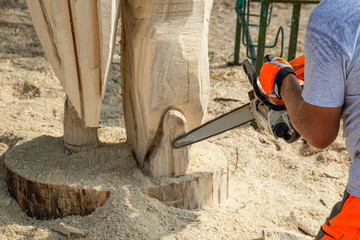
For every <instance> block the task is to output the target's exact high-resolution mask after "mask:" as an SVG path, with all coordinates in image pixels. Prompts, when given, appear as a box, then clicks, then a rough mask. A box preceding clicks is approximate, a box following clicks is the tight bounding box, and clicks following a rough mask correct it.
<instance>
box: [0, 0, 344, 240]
mask: <svg viewBox="0 0 360 240" xmlns="http://www.w3.org/2000/svg"><path fill="white" fill-rule="evenodd" d="M234 5H235V3H234V2H233V1H230V0H215V2H214V7H213V11H212V17H211V22H210V31H209V56H210V76H211V87H212V90H211V96H210V101H209V108H208V115H207V116H206V119H207V120H208V119H211V118H213V117H215V116H218V115H220V114H222V113H225V112H227V111H229V110H231V109H233V108H235V107H237V106H239V105H242V104H244V103H246V102H247V100H248V99H247V91H248V90H249V89H250V86H249V84H248V80H247V78H246V77H245V75H244V74H243V72H242V69H241V67H236V66H235V67H226V65H225V64H226V62H227V61H231V60H232V59H233V48H234V38H235V19H236V15H235V11H234V9H233V7H234ZM256 6H257V5H255V4H254V7H256ZM311 9H312V7H310V6H305V7H303V10H302V16H303V20H302V25H301V28H300V33H299V35H300V37H299V38H300V39H299V46H298V50H299V52H301V51H302V49H303V39H304V32H305V28H304V25H305V24H306V19H307V16H308V15H309V13H310V11H311ZM273 12H274V15H276V16H274V18H273V19H272V23H271V27H270V28H269V33H270V35H271V36H269V39H270V40H269V41H270V42H271V38H272V37H273V36H274V35H275V32H276V26H280V25H283V26H284V27H285V32H287V34H288V33H289V29H288V28H289V25H290V21H289V19H290V16H291V6H290V5H287V4H283V5H279V6H278V7H277V6H275V8H274V10H273ZM0 39H1V41H0V86H1V87H0V156H1V157H0V164H1V165H3V163H4V153H6V151H8V150H9V149H11V148H13V147H16V144H17V143H22V142H21V141H24V140H26V139H28V138H29V137H31V136H40V137H43V138H45V139H46V138H47V136H53V137H55V139H56V138H58V139H59V138H60V137H61V136H62V134H63V132H62V119H63V104H64V101H65V95H64V92H63V91H62V88H61V87H60V85H59V83H58V81H57V79H56V77H55V75H54V73H53V71H52V70H51V67H50V65H49V62H48V61H47V60H46V58H45V56H44V52H43V50H42V48H41V45H40V43H39V40H38V39H37V37H36V34H35V31H34V28H33V26H32V24H31V19H30V16H29V13H28V11H27V7H26V4H25V2H24V1H21V0H18V1H15V0H0ZM286 39H287V38H286ZM286 43H287V42H285V44H286ZM115 51H116V54H118V53H119V46H117V47H116V50H115ZM273 51H274V52H273V53H275V54H276V53H277V51H278V50H273ZM241 55H242V57H243V56H245V49H244V48H243V47H242V49H241ZM118 62H119V59H118V55H115V59H114V64H113V67H112V72H111V75H110V79H109V84H108V88H107V90H106V97H105V99H104V101H103V112H102V115H101V125H102V126H103V129H102V130H101V131H104V132H105V131H106V132H107V134H109V135H107V136H108V137H109V138H111V141H114V142H122V141H124V138H123V137H121V136H124V132H123V131H124V130H123V128H124V121H123V115H122V110H121V96H120V93H121V90H120V82H121V79H120V66H119V64H118ZM209 141H210V142H211V143H212V144H215V145H217V146H218V147H219V148H221V151H222V152H223V153H224V154H225V155H226V158H227V159H228V160H229V167H230V190H229V191H230V198H229V200H228V201H227V202H226V203H224V204H222V205H221V206H214V207H206V208H204V209H202V210H192V211H190V210H181V209H177V208H173V207H168V206H166V205H164V204H162V203H160V202H159V201H157V200H155V199H152V198H150V197H148V196H147V195H145V194H143V193H141V192H139V191H134V190H133V189H134V188H133V187H134V186H136V185H137V184H144V183H148V184H151V179H149V178H145V177H144V176H143V175H142V173H141V172H140V171H139V170H138V169H137V168H136V165H135V162H131V161H130V162H127V165H126V166H127V167H124V166H121V165H113V166H108V167H109V168H111V169H112V170H113V171H119V173H120V172H121V171H129V173H130V174H131V176H132V177H131V178H130V177H128V178H126V179H123V180H124V181H125V182H124V185H123V189H122V191H117V192H116V194H111V195H110V198H109V199H108V200H107V202H106V203H105V204H104V206H102V207H100V208H98V209H97V210H95V212H94V213H92V214H90V215H88V216H86V217H80V216H71V217H66V218H63V219H57V220H50V221H40V220H35V219H31V218H29V217H27V215H26V214H25V213H24V212H22V211H21V209H20V208H19V206H18V204H17V203H16V201H15V200H14V199H13V198H12V197H11V196H10V194H9V193H8V191H7V186H6V183H5V176H4V171H3V169H2V168H0V239H66V238H67V236H66V235H64V234H61V233H59V232H58V231H56V230H53V229H54V228H55V227H54V226H59V225H60V223H63V224H65V225H67V226H72V227H75V228H77V229H80V230H82V231H83V232H84V236H83V238H84V239H167V240H169V239H262V229H264V228H283V229H287V230H292V231H295V232H300V233H302V234H306V235H309V236H313V235H314V234H316V232H317V230H318V228H319V226H320V225H321V224H322V223H323V221H324V219H325V217H326V216H327V215H328V213H329V211H330V209H331V207H332V206H333V204H334V203H335V202H336V201H338V200H339V199H340V198H341V196H342V193H343V191H344V188H345V184H346V180H347V171H348V169H349V166H350V164H351V162H350V160H349V156H348V155H347V153H346V150H345V147H344V141H343V139H342V138H340V137H339V138H338V139H337V140H336V142H335V143H333V144H332V145H331V146H330V147H329V148H328V149H326V150H323V151H319V150H316V149H313V148H311V147H309V146H307V145H304V144H303V143H302V142H301V141H298V142H297V143H294V144H292V145H288V144H286V143H284V142H282V141H278V140H275V139H273V138H272V137H271V136H269V135H268V134H267V133H263V132H259V131H257V130H255V129H253V128H252V127H251V126H249V125H246V126H243V127H241V128H239V129H236V130H233V131H230V132H227V133H224V134H222V135H219V136H216V137H214V138H211V139H210V140H209ZM37 150H38V151H43V152H44V154H45V153H49V152H51V151H53V150H54V149H52V148H50V149H46V148H44V149H41V150H39V149H37ZM28 151H31V148H30V149H28ZM59 151H61V149H60V150H59ZM122 151H123V152H122ZM124 152H125V153H126V154H125V156H129V155H131V154H130V153H131V148H130V147H129V146H128V145H126V144H124V145H122V148H119V149H117V150H114V151H113V152H111V153H108V154H115V155H116V157H120V158H121V156H124V155H123V153H124ZM83 157H84V158H85V157H86V153H83ZM124 159H130V158H124ZM124 161H125V160H124ZM205 164H206V163H204V165H205ZM212 164H214V163H212V162H208V165H209V166H211V165H212ZM78 168H81V166H80V167H78ZM74 171H75V172H76V171H78V172H80V171H81V169H74ZM92 171H93V177H92V178H91V179H84V182H83V183H82V184H88V185H92V186H95V185H96V184H97V183H98V182H97V181H98V180H99V179H97V177H98V176H99V175H101V174H99V175H97V172H98V171H101V168H99V166H96V164H95V165H94V169H92ZM29 174H34V175H36V174H37V173H36V172H31V170H30V169H29ZM39 174H42V177H44V178H48V179H52V180H53V181H57V182H59V183H60V182H61V181H62V179H61V175H56V174H54V173H53V175H47V174H45V172H44V173H39ZM80 177H81V176H80ZM107 181H108V183H109V184H110V185H111V184H112V183H111V181H112V179H111V177H110V176H108V179H107ZM78 183H79V181H77V184H78ZM109 188H111V186H109Z"/></svg>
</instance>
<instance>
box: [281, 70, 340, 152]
mask: <svg viewBox="0 0 360 240" xmlns="http://www.w3.org/2000/svg"><path fill="white" fill-rule="evenodd" d="M305 84H306V83H305ZM301 92H302V89H301V87H300V85H299V83H298V81H297V79H296V77H295V75H293V74H289V75H288V76H286V77H285V79H284V81H283V84H282V85H281V97H282V99H283V101H284V103H285V106H286V109H287V111H288V114H289V117H290V120H291V122H292V124H293V125H294V127H295V129H296V130H297V131H298V132H299V133H300V135H301V136H302V137H303V138H304V139H306V140H307V141H308V142H309V143H310V144H311V145H312V146H314V147H317V148H326V147H327V146H329V145H330V144H331V143H332V142H333V141H334V140H335V139H336V137H337V134H338V131H339V125H340V118H341V111H342V106H340V107H335V108H327V107H318V106H315V105H312V104H309V103H307V102H305V101H304V99H303V98H302V96H301Z"/></svg>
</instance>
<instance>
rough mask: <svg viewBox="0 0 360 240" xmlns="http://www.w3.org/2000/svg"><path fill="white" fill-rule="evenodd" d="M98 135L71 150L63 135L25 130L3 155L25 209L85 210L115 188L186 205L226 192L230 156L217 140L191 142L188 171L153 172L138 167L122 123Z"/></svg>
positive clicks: (59, 213)
mask: <svg viewBox="0 0 360 240" xmlns="http://www.w3.org/2000/svg"><path fill="white" fill-rule="evenodd" d="M99 139H100V141H102V144H101V146H100V147H99V148H97V149H89V150H87V151H84V152H79V153H70V154H69V152H68V151H66V149H65V148H64V147H63V141H62V138H61V137H54V136H46V135H41V136H39V135H35V134H34V135H32V136H29V135H27V136H24V139H23V140H22V141H20V142H18V144H17V145H16V146H15V147H13V148H12V149H10V150H9V151H8V152H7V154H6V156H5V174H6V181H7V184H8V188H9V191H10V193H11V194H12V196H13V197H14V198H15V199H16V200H17V202H18V203H19V206H20V207H21V209H22V210H23V211H24V212H26V214H27V215H29V216H30V217H35V218H38V219H53V218H59V217H65V216H68V215H87V214H90V213H92V212H93V211H94V210H96V209H97V208H98V207H100V206H102V205H103V204H106V201H107V199H108V198H109V197H110V198H111V193H112V192H114V191H118V192H123V193H124V194H128V192H129V191H133V192H138V193H140V194H144V193H145V194H147V195H148V196H150V197H152V198H156V199H158V200H159V201H161V202H163V203H165V204H167V205H171V206H175V207H179V208H186V209H194V208H200V207H202V206H205V205H207V206H209V205H213V204H219V203H221V202H223V201H224V200H226V199H227V197H228V163H227V159H226V157H225V155H224V153H223V152H222V150H221V148H219V147H218V146H215V145H214V144H211V143H209V142H205V141H204V142H201V143H198V144H195V145H194V146H192V148H191V158H190V164H189V168H188V171H187V173H186V174H185V175H183V176H180V177H177V178H167V177H160V178H150V177H147V176H145V175H144V174H143V173H142V172H141V171H140V169H139V168H138V166H137V163H136V160H135V158H134V154H133V149H132V147H131V146H130V145H129V144H127V143H126V142H125V131H124V129H120V128H111V129H105V128H103V129H99Z"/></svg>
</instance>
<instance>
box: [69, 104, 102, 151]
mask: <svg viewBox="0 0 360 240" xmlns="http://www.w3.org/2000/svg"><path fill="white" fill-rule="evenodd" d="M97 130H98V128H97V127H87V126H86V125H85V123H84V121H83V120H82V119H81V118H79V115H78V114H77V112H76V110H75V108H74V106H73V105H72V104H71V102H70V100H69V99H68V98H67V99H66V100H65V109H64V137H63V139H64V146H65V147H66V148H67V149H69V150H71V151H74V152H78V151H80V150H81V149H83V148H92V147H96V146H98V144H99V140H98V136H97Z"/></svg>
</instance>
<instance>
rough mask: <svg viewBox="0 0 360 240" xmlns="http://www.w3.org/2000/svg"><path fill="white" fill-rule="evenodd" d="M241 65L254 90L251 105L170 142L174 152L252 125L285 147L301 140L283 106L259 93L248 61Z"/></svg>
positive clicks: (260, 89) (259, 84) (258, 87)
mask: <svg viewBox="0 0 360 240" xmlns="http://www.w3.org/2000/svg"><path fill="white" fill-rule="evenodd" d="M270 60H271V59H268V61H270ZM242 65H243V69H244V71H245V73H246V75H247V77H248V79H249V82H250V84H251V85H252V87H253V89H252V90H251V91H249V93H248V95H249V99H250V102H249V103H247V104H245V105H243V106H241V107H238V108H236V109H233V110H232V111H230V112H228V113H225V114H223V115H221V116H219V117H217V118H215V119H213V120H210V121H209V122H206V123H204V124H202V125H200V126H199V127H197V128H195V129H193V130H191V131H189V132H188V133H185V134H183V135H181V136H179V137H177V138H176V139H175V140H174V141H173V142H172V146H173V147H174V148H181V147H185V146H188V145H191V144H193V143H196V142H199V141H202V140H205V139H207V138H210V137H213V136H215V135H218V134H220V133H223V132H226V131H228V130H231V129H234V128H236V127H239V126H241V125H244V124H246V123H249V122H253V121H255V122H256V124H257V126H258V127H259V128H260V129H266V130H267V131H268V132H269V133H270V134H271V135H273V136H274V137H275V138H276V139H278V138H281V139H283V140H285V142H287V143H292V142H295V141H296V140H298V139H299V138H300V134H299V133H298V132H297V131H296V130H295V128H294V127H293V125H292V124H291V121H290V118H289V115H288V112H287V111H286V108H285V105H278V104H276V103H274V102H273V101H271V99H270V98H269V96H268V95H267V94H266V93H265V92H264V90H263V89H262V87H261V83H260V80H259V78H258V76H257V75H256V73H255V71H254V68H253V67H252V65H251V63H250V61H249V60H248V59H245V60H244V61H243V64H242Z"/></svg>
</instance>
